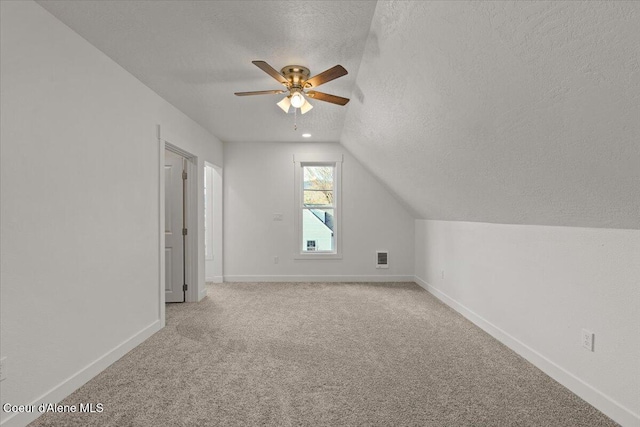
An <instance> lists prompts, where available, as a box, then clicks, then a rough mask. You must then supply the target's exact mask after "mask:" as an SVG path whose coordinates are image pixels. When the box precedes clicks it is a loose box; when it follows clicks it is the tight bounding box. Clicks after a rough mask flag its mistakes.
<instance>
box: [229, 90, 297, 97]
mask: <svg viewBox="0 0 640 427" xmlns="http://www.w3.org/2000/svg"><path fill="white" fill-rule="evenodd" d="M285 92H286V90H258V91H255V92H236V93H235V95H237V96H248V95H271V94H275V93H285Z"/></svg>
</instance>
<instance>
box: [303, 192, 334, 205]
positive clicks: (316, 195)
mask: <svg viewBox="0 0 640 427" xmlns="http://www.w3.org/2000/svg"><path fill="white" fill-rule="evenodd" d="M303 203H304V205H305V206H327V205H329V206H331V205H333V191H330V190H304V202H303Z"/></svg>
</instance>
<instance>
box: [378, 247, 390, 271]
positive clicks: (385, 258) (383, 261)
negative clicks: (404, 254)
mask: <svg viewBox="0 0 640 427" xmlns="http://www.w3.org/2000/svg"><path fill="white" fill-rule="evenodd" d="M376 268H389V251H376Z"/></svg>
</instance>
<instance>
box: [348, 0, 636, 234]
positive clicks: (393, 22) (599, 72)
mask: <svg viewBox="0 0 640 427" xmlns="http://www.w3.org/2000/svg"><path fill="white" fill-rule="evenodd" d="M639 46H640V3H638V2H616V3H611V2H470V3H467V2H449V1H447V2H395V1H391V2H389V1H379V2H378V5H377V8H376V11H375V15H374V17H373V22H372V25H371V32H370V34H369V38H368V41H367V44H366V48H365V52H364V55H363V59H362V63H361V65H360V69H359V73H358V76H357V79H356V89H355V92H354V94H353V98H354V99H353V101H352V102H351V104H350V105H349V110H348V112H347V117H346V120H345V127H344V130H343V134H342V137H341V143H342V144H343V145H344V146H346V147H347V148H348V149H349V150H350V151H351V152H352V153H353V154H354V155H355V156H356V157H357V158H359V159H360V160H361V161H362V162H363V163H364V164H365V165H367V166H368V168H369V169H370V170H371V171H372V172H373V173H374V174H375V175H377V176H378V177H379V178H380V179H381V180H382V181H383V182H385V183H386V184H387V185H388V186H389V187H390V188H391V189H392V190H393V191H394V192H396V193H397V194H398V195H399V197H400V198H401V199H403V200H404V201H405V202H406V203H407V204H408V205H409V206H411V207H413V209H414V210H415V211H416V214H417V216H418V217H421V218H428V219H442V220H463V221H480V222H491V223H511V224H543V225H563V226H582V227H611V228H640V108H639V105H640V47H639Z"/></svg>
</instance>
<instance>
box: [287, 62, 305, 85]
mask: <svg viewBox="0 0 640 427" xmlns="http://www.w3.org/2000/svg"><path fill="white" fill-rule="evenodd" d="M280 72H281V73H282V75H283V76H284V78H285V79H287V80H288V81H289V83H290V85H291V86H292V87H302V85H303V84H304V82H305V81H307V79H308V78H309V74H310V72H309V69H308V68H307V67H303V66H302V65H287V66H285V67H283V68H282V70H280Z"/></svg>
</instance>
